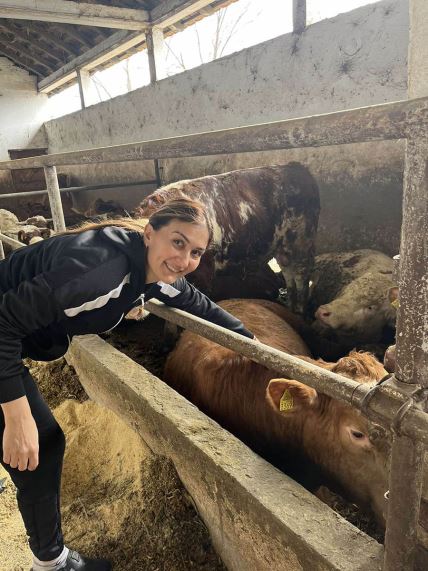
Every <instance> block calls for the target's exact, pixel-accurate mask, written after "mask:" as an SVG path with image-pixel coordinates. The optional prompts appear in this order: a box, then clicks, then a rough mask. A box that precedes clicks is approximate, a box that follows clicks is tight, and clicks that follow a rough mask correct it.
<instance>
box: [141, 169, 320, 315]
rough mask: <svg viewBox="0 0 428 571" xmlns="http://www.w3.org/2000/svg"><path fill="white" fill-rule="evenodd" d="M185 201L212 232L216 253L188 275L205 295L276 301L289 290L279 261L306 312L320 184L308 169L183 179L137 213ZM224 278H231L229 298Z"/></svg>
mask: <svg viewBox="0 0 428 571" xmlns="http://www.w3.org/2000/svg"><path fill="white" fill-rule="evenodd" d="M182 196H187V197H191V198H193V199H198V200H200V201H201V202H203V203H204V204H205V206H206V207H207V211H208V215H209V218H210V221H211V224H212V227H213V234H214V236H213V244H212V248H211V249H210V251H209V252H207V254H205V256H204V259H203V260H202V262H201V264H200V267H199V268H198V270H196V272H194V275H192V276H190V279H191V280H192V281H193V282H194V283H195V284H196V285H197V286H198V287H199V288H200V289H202V290H203V291H204V292H206V293H208V294H209V295H210V296H211V297H212V298H213V299H221V298H222V297H233V296H236V295H239V296H240V297H248V295H254V296H256V297H268V298H269V297H271V298H275V299H276V298H277V296H278V289H279V287H281V285H284V284H283V282H282V280H278V277H276V276H275V274H274V272H272V271H271V270H270V269H269V268H268V266H267V264H268V262H269V260H270V259H271V258H272V257H275V258H276V260H277V262H278V264H279V266H280V268H281V272H282V275H283V278H284V280H285V283H286V286H287V296H288V303H289V305H290V307H291V308H293V309H294V310H296V311H299V312H303V310H304V309H305V307H306V303H307V297H308V288H309V276H310V274H311V271H312V267H313V261H314V248H315V236H316V231H317V226H318V217H319V210H320V200H319V190H318V186H317V184H316V182H315V180H314V178H313V177H312V175H311V173H310V172H309V170H308V169H307V168H306V167H304V166H303V165H302V164H300V163H297V162H292V163H288V164H286V165H279V166H269V167H260V168H250V169H243V170H237V171H232V172H228V173H224V174H220V175H215V176H205V177H202V178H196V179H193V180H182V181H179V182H176V183H172V184H169V185H167V186H164V187H162V188H160V189H158V190H157V191H155V192H154V193H152V194H150V195H149V196H148V197H147V198H146V199H145V200H144V201H143V202H142V203H141V204H140V206H139V207H138V208H137V209H136V210H135V211H134V213H133V214H134V216H136V217H149V216H150V214H151V213H152V212H154V211H155V210H156V209H157V208H159V206H160V205H161V204H163V203H165V202H166V201H168V200H170V199H174V198H178V197H182ZM261 269H262V270H263V272H262V273H261V272H260V270H261ZM263 276H264V277H263ZM266 276H268V277H267V278H266ZM215 278H218V279H215ZM222 280H223V282H224V281H225V280H228V281H227V285H226V287H227V291H226V292H225V291H224V286H223V289H221V282H222ZM264 280H265V281H264ZM219 284H220V285H219ZM248 284H250V285H248ZM246 288H247V289H246ZM256 294H257V295H256Z"/></svg>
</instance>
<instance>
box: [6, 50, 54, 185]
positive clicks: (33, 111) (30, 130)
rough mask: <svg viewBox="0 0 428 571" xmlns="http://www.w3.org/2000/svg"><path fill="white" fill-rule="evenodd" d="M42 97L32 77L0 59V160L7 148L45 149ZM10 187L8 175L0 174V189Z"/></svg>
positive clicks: (44, 106) (44, 99) (43, 100)
mask: <svg viewBox="0 0 428 571" xmlns="http://www.w3.org/2000/svg"><path fill="white" fill-rule="evenodd" d="M47 101H48V98H47V96H46V95H43V94H40V93H37V88H36V77H35V76H33V75H30V74H29V73H27V72H26V71H24V70H23V69H20V68H18V67H17V66H15V65H14V64H13V63H12V62H11V61H10V60H8V59H7V58H3V57H0V117H1V125H0V161H4V160H8V159H9V158H10V157H9V155H8V150H9V149H25V148H26V147H32V146H34V147H39V146H42V147H43V146H46V147H47V139H46V136H45V135H44V129H43V128H42V125H43V122H44V121H45V120H46V105H47ZM8 188H10V174H9V173H7V172H4V171H0V189H1V190H6V189H8Z"/></svg>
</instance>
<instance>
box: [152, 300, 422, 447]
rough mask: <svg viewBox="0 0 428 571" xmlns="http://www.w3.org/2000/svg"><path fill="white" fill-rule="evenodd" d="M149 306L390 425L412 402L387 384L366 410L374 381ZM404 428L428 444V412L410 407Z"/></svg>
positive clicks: (159, 306)
mask: <svg viewBox="0 0 428 571" xmlns="http://www.w3.org/2000/svg"><path fill="white" fill-rule="evenodd" d="M145 308H146V309H147V310H148V311H150V313H153V314H154V315H157V316H158V317H161V318H162V319H165V320H167V321H170V322H172V323H175V324H176V325H179V326H180V327H184V328H185V329H190V330H191V331H193V332H194V333H197V334H199V335H202V336H203V337H206V338H207V339H210V340H211V341H214V342H215V343H219V344H220V345H223V346H224V347H227V348H229V349H232V350H234V351H237V352H238V353H240V354H242V355H245V356H246V357H249V358H250V359H252V360H253V361H256V363H260V364H261V365H264V366H265V367H267V368H269V369H273V370H274V371H276V372H278V373H280V374H282V375H284V376H286V377H287V378H292V379H297V380H299V381H301V382H304V383H305V384H307V385H308V386H310V387H312V388H314V389H315V390H317V391H319V392H321V393H324V394H326V395H328V396H330V397H332V398H334V399H338V400H341V401H343V402H345V403H347V404H350V405H352V406H355V407H356V408H358V409H360V410H364V412H365V413H368V416H370V417H372V418H373V419H375V420H376V421H377V422H380V423H381V424H383V425H384V426H386V427H390V426H391V423H392V422H393V421H394V420H395V419H396V415H397V413H398V412H399V410H400V409H401V408H402V406H403V405H404V404H405V403H407V402H408V398H407V396H406V394H405V393H403V392H401V391H400V388H401V387H398V386H396V384H395V383H394V382H392V383H390V384H389V386H388V383H385V384H384V385H382V387H379V388H378V389H377V391H376V392H377V393H378V394H379V396H380V394H382V397H381V398H373V399H370V408H367V409H366V406H365V399H366V397H367V395H368V394H369V393H370V392H371V391H372V389H373V384H367V383H363V384H361V383H357V382H356V381H353V380H352V379H349V378H347V377H344V376H342V375H338V374H336V373H332V372H331V371H327V370H326V369H323V368H321V367H318V366H317V365H314V364H312V363H310V362H308V361H306V360H303V359H299V358H298V357H294V356H293V355H288V354H287V353H283V352H282V351H278V349H274V348H272V347H270V346H269V345H265V344H264V343H260V342H257V343H255V342H254V341H252V340H250V339H247V338H246V337H243V336H242V335H239V334H238V333H233V332H231V331H229V330H228V329H225V328H224V327H220V326H218V325H215V324H213V323H209V322H208V321H205V320H204V319H201V318H199V317H195V316H194V315H190V314H188V313H186V312H185V311H181V310H179V309H175V308H171V307H167V306H166V305H164V304H163V303H161V302H158V301H148V302H147V303H146V304H145ZM400 431H401V433H402V434H404V435H406V436H408V437H409V438H412V439H415V440H418V441H420V442H422V443H424V444H425V445H428V414H427V413H425V412H422V411H421V410H418V409H416V408H414V407H412V408H410V410H409V411H408V412H407V414H406V415H405V416H404V417H403V419H402V423H401V424H400Z"/></svg>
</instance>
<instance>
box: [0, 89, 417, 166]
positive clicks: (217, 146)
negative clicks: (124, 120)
mask: <svg viewBox="0 0 428 571" xmlns="http://www.w3.org/2000/svg"><path fill="white" fill-rule="evenodd" d="M415 124H418V125H420V126H422V127H425V128H427V126H428V97H424V98H421V99H413V100H405V101H397V102H394V103H384V104H382V105H373V106H370V107H361V108H359V109H351V110H349V111H339V112H336V113H326V114H324V115H313V116H312V117H302V118H299V119H288V120H286V121H275V122H273V123H266V124H260V125H251V126H248V127H237V128H235V129H224V130H222V131H210V132H207V133H199V134H196V135H184V136H181V137H171V138H168V139H157V140H153V141H142V142H139V143H130V144H125V145H115V146H113V147H101V148H98V149H85V150H81V151H71V152H67V153H57V154H53V155H43V156H37V157H31V158H26V159H17V160H14V161H3V162H0V170H5V169H6V170H7V169H23V168H34V167H42V166H51V165H56V166H63V165H82V164H95V163H107V162H108V163H110V162H122V161H137V160H151V159H169V158H182V157H202V156H207V155H222V154H228V153H245V152H254V151H272V150H280V149H295V148H300V147H322V146H330V145H344V144H349V143H363V142H367V141H383V140H391V139H402V138H405V137H406V136H407V134H408V132H409V130H410V129H411V128H412V127H413V126H414V125H415Z"/></svg>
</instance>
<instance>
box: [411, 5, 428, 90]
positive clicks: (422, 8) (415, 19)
mask: <svg viewBox="0 0 428 571" xmlns="http://www.w3.org/2000/svg"><path fill="white" fill-rule="evenodd" d="M410 12H411V18H410V27H411V31H412V33H411V39H410V46H409V97H424V96H427V95H428V42H427V37H426V30H427V28H428V3H427V2H426V0H412V2H411V4H410Z"/></svg>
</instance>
